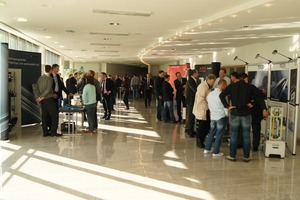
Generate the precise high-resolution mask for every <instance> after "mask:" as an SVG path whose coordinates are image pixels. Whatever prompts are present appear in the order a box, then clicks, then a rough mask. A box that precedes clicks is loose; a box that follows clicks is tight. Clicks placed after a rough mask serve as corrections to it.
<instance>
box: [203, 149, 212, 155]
mask: <svg viewBox="0 0 300 200" xmlns="http://www.w3.org/2000/svg"><path fill="white" fill-rule="evenodd" d="M203 153H205V154H207V153H211V150H206V149H204V151H203Z"/></svg>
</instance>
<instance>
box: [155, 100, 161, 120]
mask: <svg viewBox="0 0 300 200" xmlns="http://www.w3.org/2000/svg"><path fill="white" fill-rule="evenodd" d="M162 112H163V100H162V99H160V98H156V118H157V119H158V120H162Z"/></svg>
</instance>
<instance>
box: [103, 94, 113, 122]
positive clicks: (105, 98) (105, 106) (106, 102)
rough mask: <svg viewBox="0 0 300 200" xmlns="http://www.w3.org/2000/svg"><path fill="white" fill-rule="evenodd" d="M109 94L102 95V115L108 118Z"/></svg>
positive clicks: (109, 113) (109, 108)
mask: <svg viewBox="0 0 300 200" xmlns="http://www.w3.org/2000/svg"><path fill="white" fill-rule="evenodd" d="M110 104H111V96H110V95H106V94H104V95H103V109H104V116H105V117H108V118H110V115H111V105H110Z"/></svg>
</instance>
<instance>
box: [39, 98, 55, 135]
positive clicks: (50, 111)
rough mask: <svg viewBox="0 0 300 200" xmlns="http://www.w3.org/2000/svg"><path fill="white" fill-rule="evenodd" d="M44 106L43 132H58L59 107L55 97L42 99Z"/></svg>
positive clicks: (42, 105)
mask: <svg viewBox="0 0 300 200" xmlns="http://www.w3.org/2000/svg"><path fill="white" fill-rule="evenodd" d="M41 107H42V129H43V134H44V135H47V134H48V131H49V130H50V131H51V133H50V134H51V135H56V134H57V127H58V109H57V104H56V103H55V100H54V99H53V98H48V99H44V100H42V101H41Z"/></svg>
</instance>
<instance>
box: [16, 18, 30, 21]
mask: <svg viewBox="0 0 300 200" xmlns="http://www.w3.org/2000/svg"><path fill="white" fill-rule="evenodd" d="M17 21H18V22H27V21H28V19H26V18H24V17H18V18H17Z"/></svg>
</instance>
